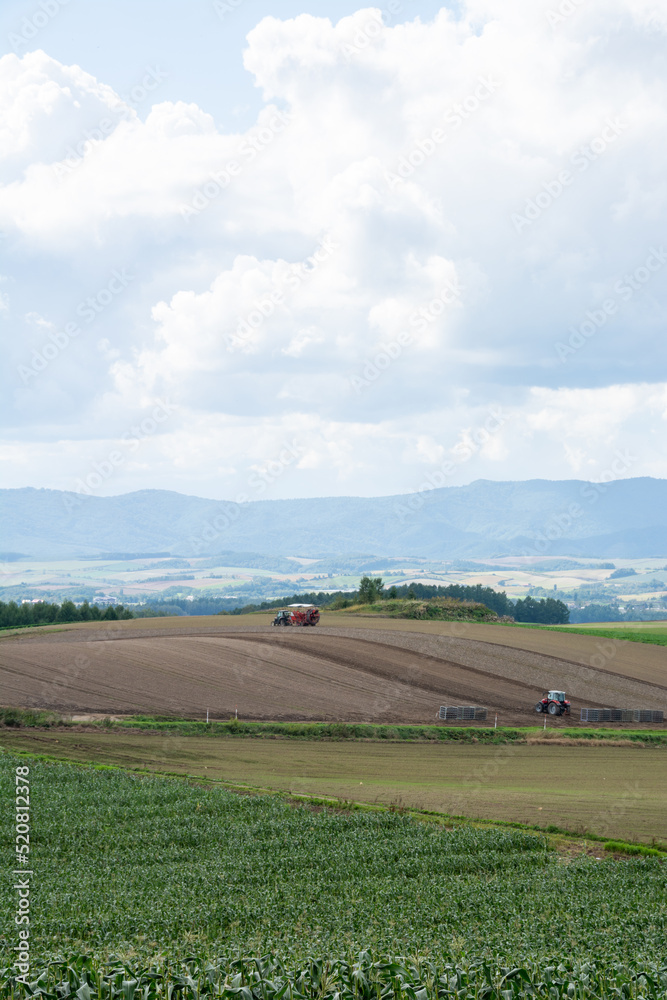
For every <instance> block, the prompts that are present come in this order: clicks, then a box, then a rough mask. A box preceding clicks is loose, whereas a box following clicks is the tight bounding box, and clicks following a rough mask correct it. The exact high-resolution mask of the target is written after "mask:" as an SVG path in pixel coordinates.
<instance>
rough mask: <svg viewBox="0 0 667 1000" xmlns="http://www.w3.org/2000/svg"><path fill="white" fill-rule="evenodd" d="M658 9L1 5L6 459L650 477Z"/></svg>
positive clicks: (46, 479)
mask: <svg viewBox="0 0 667 1000" xmlns="http://www.w3.org/2000/svg"><path fill="white" fill-rule="evenodd" d="M666 33H667V14H666V13H665V10H664V5H663V4H662V3H659V2H658V0H585V2H584V0H582V2H581V3H575V2H570V0H502V2H501V0H464V2H461V3H460V4H457V5H451V6H450V7H444V6H443V5H442V4H438V3H431V2H426V0H423V2H417V0H392V2H391V3H390V2H389V0H387V3H385V4H384V6H380V7H376V8H372V7H362V6H360V5H359V4H353V3H343V2H341V3H336V4H327V3H318V4H315V3H312V2H311V3H309V2H305V0H301V2H299V0H290V2H286V0H280V2H275V3H273V4H268V3H266V2H262V0H216V2H213V0H199V2H197V3H196V4H186V3H185V2H176V0H169V2H163V3H159V4H158V3H153V2H144V3H141V4H136V3H135V4H130V3H129V2H125V0H120V2H118V0H114V2H111V0H68V2H67V3H63V2H62V0H41V3H40V2H39V0H38V2H35V3H32V2H30V3H28V2H24V0H21V2H17V0H6V2H5V3H3V5H2V7H1V9H0V41H2V43H3V44H4V51H5V53H6V54H5V55H4V56H3V57H2V59H1V60H0V138H2V142H0V232H1V233H2V239H1V241H0V333H1V335H2V339H3V345H4V347H3V351H4V358H5V363H4V365H3V369H2V374H1V376H0V378H1V379H2V411H1V413H2V424H3V429H2V438H1V440H0V461H1V462H2V470H3V483H4V485H7V486H12V487H18V486H24V485H30V486H43V487H47V488H58V489H73V490H76V489H79V490H81V489H85V490H86V491H90V492H96V493H98V494H114V493H121V492H127V491H130V490H135V489H145V488H167V489H176V490H179V491H181V492H186V493H196V494H200V495H206V496H211V497H217V498H231V499H234V498H236V497H238V496H239V495H245V494H248V490H249V486H248V484H249V483H256V482H257V481H258V479H257V477H258V474H259V477H260V479H261V481H262V482H264V483H265V484H268V485H266V486H265V488H264V490H263V496H264V497H266V496H267V495H270V496H271V497H275V498H278V497H285V496H321V495H341V494H352V495H374V494H387V493H397V492H408V491H410V490H416V489H419V488H423V486H424V483H427V484H429V483H430V484H431V485H434V484H436V485H460V484H462V483H466V482H470V481H472V480H474V479H477V478H487V479H527V478H533V477H543V478H552V479H564V478H582V479H593V480H599V479H602V480H604V479H610V478H618V477H619V476H639V475H652V476H659V477H664V476H665V475H667V457H666V455H665V448H664V440H665V433H664V432H665V420H666V418H667V378H666V375H665V353H666V348H665V343H666V338H665V335H664V333H665V319H666V306H665V292H666V290H667V249H666V248H665V245H664V244H663V242H662V240H663V239H664V234H665V222H666V214H667V177H666V175H665V171H664V149H665V146H666V142H667V110H666V109H667V100H666V98H667V93H666V89H667V88H666V77H667V61H666V57H665V34H666ZM270 469H273V473H271V472H269V471H268V470H270ZM253 496H254V494H252V490H251V492H250V494H249V497H250V499H252V498H253Z"/></svg>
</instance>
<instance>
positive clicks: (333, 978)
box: [0, 951, 667, 1000]
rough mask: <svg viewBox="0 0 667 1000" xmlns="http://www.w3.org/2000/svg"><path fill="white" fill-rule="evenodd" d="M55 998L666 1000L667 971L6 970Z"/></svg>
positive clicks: (351, 964) (7, 983)
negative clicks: (27, 974) (28, 975)
mask: <svg viewBox="0 0 667 1000" xmlns="http://www.w3.org/2000/svg"><path fill="white" fill-rule="evenodd" d="M29 996H36V997H40V996H41V997H46V998H48V1000H58V998H63V1000H64V998H68V997H71V998H72V1000H74V998H75V997H76V998H77V1000H158V998H163V997H164V998H165V1000H171V998H172V997H174V998H178V1000H181V998H182V1000H200V998H203V997H211V998H221V1000H222V998H224V1000H282V998H285V1000H449V998H451V1000H519V998H524V997H534V998H535V1000H542V998H543V1000H573V998H574V1000H607V998H609V1000H611V998H614V1000H644V998H646V1000H664V998H667V968H665V967H662V968H661V967H660V965H659V964H658V963H651V964H650V965H647V966H646V967H644V968H641V969H628V968H627V967H624V966H622V965H615V966H613V965H612V966H611V967H607V968H605V969H598V968H597V967H596V965H595V963H591V962H583V963H581V964H577V963H572V962H569V961H567V960H566V961H563V962H559V963H558V964H557V965H550V966H549V965H547V966H542V967H540V966H538V965H537V964H535V963H528V964H527V965H525V966H518V967H517V966H515V967H508V966H503V965H501V964H499V963H496V962H484V961H478V962H471V963H443V962H438V961H433V960H431V959H421V960H420V959H416V960H415V959H409V958H402V957H398V958H376V957H375V956H372V955H371V954H369V953H368V952H367V951H362V952H360V953H359V954H358V955H357V956H355V958H354V959H351V960H341V959H338V960H335V959H334V960H331V959H326V958H310V959H307V960H306V961H304V962H303V963H301V964H300V965H296V966H295V965H292V966H289V965H286V964H285V963H284V962H283V961H281V960H280V959H279V958H277V957H275V956H273V955H263V956H262V957H259V956H258V957H255V958H241V959H237V960H236V961H227V962H215V963H210V962H207V961H205V960H204V961H201V960H198V959H191V960H190V961H189V962H187V963H184V964H182V965H179V966H170V965H167V966H165V965H164V963H160V964H159V965H155V966H153V967H149V968H145V967H141V966H139V967H137V966H134V965H128V964H125V963H121V962H115V963H113V964H111V965H108V966H106V967H102V968H100V967H99V965H98V964H96V963H94V962H92V961H91V960H90V959H89V958H86V957H85V956H74V957H72V958H71V959H70V960H69V961H61V962H55V963H53V964H52V965H51V966H50V967H49V968H48V969H45V970H44V971H43V972H42V973H41V975H40V976H39V977H37V978H35V979H33V980H32V981H30V980H29V981H28V983H27V984H24V983H23V982H18V981H17V980H16V977H15V976H13V975H12V973H11V970H8V969H5V970H4V971H3V972H0V998H2V1000H4V998H8V1000H9V998H12V1000H13V998H14V997H29Z"/></svg>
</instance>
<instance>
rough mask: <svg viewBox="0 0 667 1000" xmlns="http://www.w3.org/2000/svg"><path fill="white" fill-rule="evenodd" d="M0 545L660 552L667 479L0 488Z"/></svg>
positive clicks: (185, 551) (147, 550)
mask: <svg viewBox="0 0 667 1000" xmlns="http://www.w3.org/2000/svg"><path fill="white" fill-rule="evenodd" d="M0 518H1V523H2V538H1V539H0V547H1V548H2V549H3V550H4V551H5V552H6V553H11V554H12V556H13V557H15V556H16V554H17V553H22V554H24V555H26V556H30V557H32V558H45V559H46V558H63V557H80V556H87V555H88V556H90V555H99V554H103V553H119V552H122V553H126V554H128V555H129V554H132V553H137V554H141V555H142V556H147V555H150V554H153V553H169V554H171V555H173V556H195V555H202V556H203V555H211V556H213V555H217V554H218V553H220V552H228V553H229V552H254V553H271V554H273V555H276V556H286V555H297V556H312V557H324V556H326V555H331V554H339V553H355V552H356V553H360V552H364V553H376V554H378V555H391V556H408V557H416V556H418V557H422V558H433V559H452V558H457V559H458V558H474V559H489V558H494V557H499V556H503V555H535V556H540V555H545V556H556V555H567V556H588V557H593V558H613V557H617V558H623V557H625V558H633V557H641V556H665V555H667V480H664V479H649V478H637V479H621V480H618V481H616V482H613V483H608V484H605V485H594V484H591V483H587V482H583V481H580V480H566V481H550V480H543V479H533V480H529V481H527V482H493V481H490V480H483V479H482V480H478V481H477V482H474V483H471V484H470V485H469V486H460V487H445V488H442V489H434V490H430V491H428V492H426V493H419V494H408V495H404V496H391V497H371V498H366V497H323V498H318V499H310V500H257V501H252V502H249V503H246V504H243V505H240V506H239V505H237V504H234V503H231V502H226V501H216V500H205V499H202V498H201V497H191V496H184V495H182V494H180V493H173V492H169V491H166V490H142V491H140V492H138V493H128V494H125V495H122V496H115V497H96V496H85V495H77V494H74V493H64V492H60V491H58V490H44V489H40V490H37V489H32V488H26V489H18V490H0Z"/></svg>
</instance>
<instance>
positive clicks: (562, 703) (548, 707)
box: [535, 691, 570, 715]
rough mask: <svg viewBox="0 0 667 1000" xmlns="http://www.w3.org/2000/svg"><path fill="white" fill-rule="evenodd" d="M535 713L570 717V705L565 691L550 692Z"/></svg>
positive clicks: (538, 705)
mask: <svg viewBox="0 0 667 1000" xmlns="http://www.w3.org/2000/svg"><path fill="white" fill-rule="evenodd" d="M535 711H536V712H538V713H539V712H548V713H549V715H563V714H565V715H569V714H570V703H569V701H568V700H567V698H566V697H565V692H564V691H548V692H547V693H546V694H545V696H544V698H543V699H542V701H538V703H537V705H536V706H535Z"/></svg>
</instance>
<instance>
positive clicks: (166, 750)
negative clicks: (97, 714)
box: [0, 730, 667, 844]
mask: <svg viewBox="0 0 667 1000" xmlns="http://www.w3.org/2000/svg"><path fill="white" fill-rule="evenodd" d="M535 738H536V739H539V734H537V733H536V734H535ZM0 745H1V746H3V747H4V748H5V749H7V750H18V751H27V752H32V753H42V754H48V755H52V756H55V757H58V758H61V759H63V760H75V761H81V762H84V761H89V760H94V761H98V762H100V763H104V764H112V765H116V766H120V767H126V768H139V769H146V770H148V771H158V772H172V773H176V774H182V775H195V776H199V777H202V778H207V779H210V780H219V781H224V782H228V783H231V784H239V785H247V786H252V787H260V788H263V789H272V790H278V791H286V792H292V793H296V794H304V795H311V796H322V797H327V796H332V797H335V798H337V799H342V800H347V801H350V802H363V803H370V804H380V805H389V806H395V807H398V808H404V809H414V810H427V811H434V812H439V813H447V814H450V815H463V816H468V817H472V818H482V819H489V820H504V821H508V822H518V823H525V824H537V825H539V826H541V827H548V826H549V825H554V826H557V827H559V828H564V829H568V830H571V831H573V832H585V831H589V832H591V833H594V834H596V835H599V836H602V837H609V838H611V839H622V840H630V841H640V842H645V843H651V842H653V841H654V840H657V841H658V842H659V843H661V844H662V843H667V783H666V782H665V771H666V768H667V755H666V751H665V749H664V748H660V747H658V748H651V749H647V748H643V747H634V746H632V745H630V746H603V747H600V746H575V747H572V746H564V745H560V744H558V743H556V742H555V741H551V745H550V744H548V743H547V744H544V743H533V744H528V745H516V744H511V743H510V744H501V745H491V746H485V745H482V744H478V745H474V744H469V743H466V744H462V745H457V744H438V745H430V744H420V743H412V744H399V743H388V744H384V743H360V742H354V743H336V742H333V743H332V742H327V743H316V742H300V741H290V740H266V739H248V738H234V739H225V738H216V737H210V736H202V737H198V736H174V735H167V734H166V735H159V734H157V733H155V734H142V733H116V732H109V733H99V734H98V733H89V732H78V733H73V732H67V731H62V730H60V731H57V732H34V731H32V732H30V731H22V732H17V733H8V732H3V733H2V734H1V735H0Z"/></svg>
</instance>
